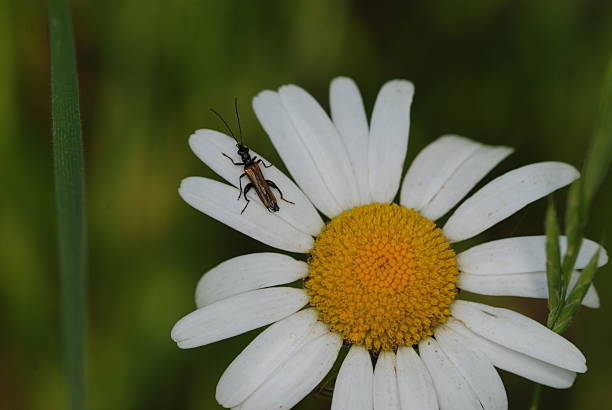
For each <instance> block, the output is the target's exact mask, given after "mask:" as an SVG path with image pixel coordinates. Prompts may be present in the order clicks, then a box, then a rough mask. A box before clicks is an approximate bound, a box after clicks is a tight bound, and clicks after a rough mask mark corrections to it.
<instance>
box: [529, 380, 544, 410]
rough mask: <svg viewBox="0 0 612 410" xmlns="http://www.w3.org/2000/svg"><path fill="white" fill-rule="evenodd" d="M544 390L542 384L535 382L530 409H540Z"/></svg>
mask: <svg viewBox="0 0 612 410" xmlns="http://www.w3.org/2000/svg"><path fill="white" fill-rule="evenodd" d="M541 391H542V385H541V384H537V383H535V386H534V388H533V395H532V396H531V405H530V406H529V410H538V407H539V406H540V392H541Z"/></svg>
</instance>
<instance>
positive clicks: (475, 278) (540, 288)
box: [457, 272, 599, 308]
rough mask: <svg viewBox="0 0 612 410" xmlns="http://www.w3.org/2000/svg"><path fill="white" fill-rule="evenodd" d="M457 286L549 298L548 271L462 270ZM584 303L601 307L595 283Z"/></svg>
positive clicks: (481, 291) (573, 279)
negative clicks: (493, 272) (492, 272)
mask: <svg viewBox="0 0 612 410" xmlns="http://www.w3.org/2000/svg"><path fill="white" fill-rule="evenodd" d="M579 276H580V274H579V273H578V272H574V273H573V274H572V277H571V279H570V284H569V290H570V291H571V290H572V289H573V288H574V286H575V285H576V281H577V280H578V277H579ZM457 287H458V288H460V289H463V290H467V291H468V292H473V293H479V294H481V295H492V296H522V297H526V298H540V299H548V283H547V279H546V272H528V273H508V274H503V275H472V274H471V273H465V272H462V273H461V274H460V275H459V282H457ZM568 296H569V292H568ZM582 304H583V305H584V306H587V307H590V308H598V307H599V295H597V291H596V290H595V287H594V286H593V285H591V286H590V287H589V290H588V291H587V293H586V295H585V297H584V299H583V300H582Z"/></svg>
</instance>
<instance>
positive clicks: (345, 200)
mask: <svg viewBox="0 0 612 410" xmlns="http://www.w3.org/2000/svg"><path fill="white" fill-rule="evenodd" d="M278 94H279V95H280V99H281V102H282V103H283V107H285V109H286V110H287V113H288V114H289V118H291V121H292V122H293V125H294V127H295V129H296V130H297V132H298V134H299V135H300V137H301V139H302V142H303V143H304V145H306V148H307V149H308V151H309V152H310V155H311V156H312V158H313V160H314V161H315V163H316V164H317V167H318V168H319V169H320V170H321V174H322V175H323V176H324V179H325V182H326V183H327V185H328V187H329V188H330V191H331V192H332V193H333V194H334V196H335V197H336V199H337V200H338V202H339V203H340V205H342V207H343V209H350V208H352V207H353V206H355V205H357V204H358V203H359V193H358V191H357V182H356V180H355V173H354V171H353V167H352V165H351V161H350V160H349V155H348V152H347V151H346V147H345V146H344V143H343V142H342V138H341V137H340V135H339V134H338V130H337V129H336V127H334V124H333V123H332V121H331V120H330V118H329V117H328V116H327V114H326V113H325V111H324V110H323V108H321V106H320V105H319V103H318V102H317V101H316V100H315V99H314V98H313V97H312V96H311V95H310V94H308V93H307V92H306V91H304V90H303V89H302V88H300V87H298V86H295V85H286V86H283V87H281V88H280V89H279V90H278Z"/></svg>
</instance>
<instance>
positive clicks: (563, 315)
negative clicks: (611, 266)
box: [552, 250, 599, 333]
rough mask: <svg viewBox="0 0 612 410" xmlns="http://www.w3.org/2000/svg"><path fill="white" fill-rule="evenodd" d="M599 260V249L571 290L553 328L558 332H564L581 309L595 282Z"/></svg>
mask: <svg viewBox="0 0 612 410" xmlns="http://www.w3.org/2000/svg"><path fill="white" fill-rule="evenodd" d="M598 261H599V250H597V252H595V254H594V255H593V256H592V257H591V260H589V263H588V264H587V266H586V267H585V268H584V269H583V271H582V273H581V274H580V277H579V278H578V281H577V282H576V286H574V289H573V290H572V291H571V293H570V294H569V296H568V297H567V301H566V303H565V307H564V308H563V309H562V310H561V312H560V313H559V318H558V319H557V321H556V322H555V324H554V327H553V328H552V330H553V331H555V332H557V333H563V332H564V331H565V330H566V329H567V327H568V326H569V324H570V323H571V321H572V319H573V318H574V315H576V313H577V312H578V309H580V305H581V304H582V300H583V299H584V296H585V295H586V293H587V290H589V286H591V282H593V278H594V277H595V273H596V272H597V268H598V266H597V262H598Z"/></svg>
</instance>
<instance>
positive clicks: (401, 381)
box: [395, 346, 438, 410]
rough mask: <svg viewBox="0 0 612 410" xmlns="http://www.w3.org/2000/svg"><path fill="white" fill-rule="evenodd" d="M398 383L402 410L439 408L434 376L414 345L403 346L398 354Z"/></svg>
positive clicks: (432, 409) (433, 409)
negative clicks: (432, 376)
mask: <svg viewBox="0 0 612 410" xmlns="http://www.w3.org/2000/svg"><path fill="white" fill-rule="evenodd" d="M395 366H396V371H397V385H398V388H399V395H400V403H401V408H402V410H429V409H431V410H435V409H437V408H438V400H437V398H436V390H435V388H434V383H433V382H432V378H431V376H430V374H429V372H428V371H427V368H426V367H425V365H424V364H423V361H422V360H421V358H420V357H419V355H418V354H417V353H416V352H415V351H414V349H413V348H412V347H408V346H401V347H400V348H399V349H397V356H396V364H395Z"/></svg>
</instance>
